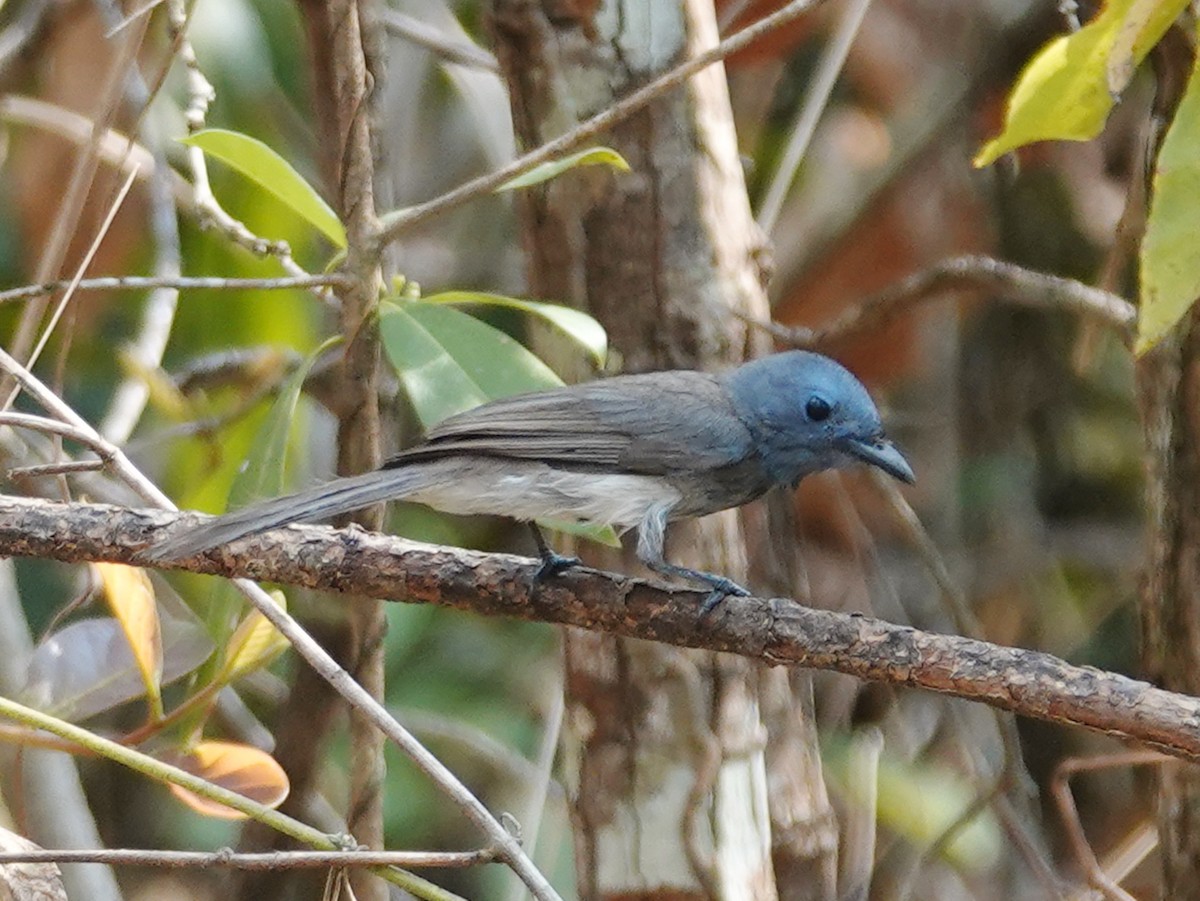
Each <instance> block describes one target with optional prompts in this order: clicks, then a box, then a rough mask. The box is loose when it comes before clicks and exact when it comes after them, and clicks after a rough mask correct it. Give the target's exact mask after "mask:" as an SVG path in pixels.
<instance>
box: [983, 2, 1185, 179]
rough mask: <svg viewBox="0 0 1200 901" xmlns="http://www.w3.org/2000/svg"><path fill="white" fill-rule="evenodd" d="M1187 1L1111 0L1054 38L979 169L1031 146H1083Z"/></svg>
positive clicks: (1028, 73) (1018, 89) (1019, 87)
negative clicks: (1085, 21) (1072, 30)
mask: <svg viewBox="0 0 1200 901" xmlns="http://www.w3.org/2000/svg"><path fill="white" fill-rule="evenodd" d="M1186 6H1187V0H1109V2H1108V3H1106V4H1105V6H1104V9H1103V11H1102V12H1101V13H1100V14H1099V15H1098V16H1096V18H1094V19H1093V20H1092V21H1090V22H1089V23H1088V24H1087V25H1085V26H1084V27H1083V28H1081V29H1079V31H1076V32H1075V33H1074V34H1069V35H1064V36H1062V37H1058V38H1055V39H1054V40H1052V41H1051V42H1050V43H1049V44H1047V45H1046V46H1045V47H1043V48H1042V49H1041V50H1040V51H1038V53H1037V55H1036V56H1034V58H1033V59H1032V60H1031V61H1030V62H1029V64H1028V65H1027V66H1026V67H1025V70H1024V71H1023V72H1022V73H1021V75H1020V77H1019V78H1018V79H1017V83H1016V85H1015V86H1014V87H1013V90H1012V93H1011V94H1010V95H1009V98H1008V109H1007V111H1006V113H1005V118H1004V130H1003V131H1002V132H1001V133H1000V134H999V135H997V136H996V137H995V138H993V139H992V140H990V141H988V142H987V143H986V144H985V145H984V146H983V148H982V149H981V150H980V151H979V153H978V154H977V155H976V156H975V160H974V164H975V166H977V167H982V166H986V165H988V164H989V163H992V162H995V161H996V160H997V159H998V158H1000V157H1001V156H1003V155H1004V154H1006V153H1008V152H1009V151H1011V150H1015V149H1016V148H1018V147H1023V146H1024V145H1026V144H1032V143H1034V142H1035V141H1050V140H1062V141H1087V140H1091V139H1092V138H1094V137H1095V136H1096V135H1097V134H1099V133H1100V129H1101V128H1103V127H1104V122H1105V120H1106V119H1107V118H1108V114H1109V111H1110V110H1111V109H1112V106H1113V101H1114V97H1113V93H1114V91H1115V90H1120V89H1121V88H1123V87H1124V86H1125V83H1126V82H1128V80H1129V77H1130V76H1131V75H1132V72H1133V70H1134V68H1136V67H1137V65H1138V63H1140V62H1141V61H1142V59H1143V58H1144V57H1145V56H1146V54H1147V53H1148V52H1149V51H1150V48H1151V47H1153V46H1154V45H1155V44H1156V43H1158V41H1159V39H1160V38H1161V37H1162V36H1163V34H1165V33H1166V31H1167V29H1168V28H1169V27H1170V26H1171V23H1172V22H1174V21H1175V19H1176V18H1177V17H1178V16H1179V14H1180V13H1181V12H1182V11H1183V9H1184V7H1186Z"/></svg>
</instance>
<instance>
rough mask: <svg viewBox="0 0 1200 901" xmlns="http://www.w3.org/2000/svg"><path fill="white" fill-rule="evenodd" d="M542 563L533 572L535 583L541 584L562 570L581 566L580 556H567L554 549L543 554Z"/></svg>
mask: <svg viewBox="0 0 1200 901" xmlns="http://www.w3.org/2000/svg"><path fill="white" fill-rule="evenodd" d="M541 557H542V565H541V566H539V567H538V569H537V572H535V573H534V574H533V584H534V585H539V584H541V583H542V582H544V581H546V580H547V579H550V578H553V577H554V576H557V575H558V574H559V573H561V572H565V571H566V570H568V569H571V568H572V567H575V566H579V565H580V563H582V562H583V561H581V560H580V559H579V558H578V557H566V556H564V555H562V554H556V553H554V551H549V550H548V551H546V552H545V553H544V554H542V555H541Z"/></svg>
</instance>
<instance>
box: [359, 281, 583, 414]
mask: <svg viewBox="0 0 1200 901" xmlns="http://www.w3.org/2000/svg"><path fill="white" fill-rule="evenodd" d="M379 327H380V334H381V336H382V338H383V346H384V349H385V350H386V352H387V355H388V359H390V360H391V361H392V365H393V366H395V367H396V371H397V372H398V373H400V379H401V381H402V382H403V383H404V388H405V390H406V391H407V392H408V396H409V399H410V400H411V401H412V404H413V409H414V410H415V411H416V414H417V417H418V418H419V419H420V420H421V424H422V425H423V426H424V427H425V428H429V427H430V426H433V425H436V424H437V423H439V422H441V421H442V420H443V419H445V418H446V417H447V416H452V415H454V414H455V413H461V412H462V411H463V410H469V409H471V408H472V407H477V406H479V405H480V404H482V403H486V402H487V401H489V400H494V399H496V398H499V397H508V396H510V395H513V394H521V393H524V392H526V391H537V390H539V389H542V388H553V387H557V386H558V385H561V384H562V380H561V379H559V377H558V376H556V375H555V374H554V372H553V371H552V370H551V369H550V367H548V366H547V365H546V364H545V363H543V362H542V361H541V360H539V359H538V358H537V357H535V356H534V355H533V354H531V353H530V352H529V351H528V350H526V349H525V348H524V347H522V346H521V345H520V344H518V343H517V342H516V341H514V340H513V339H512V338H511V337H509V336H508V335H506V334H504V332H502V331H500V330H499V329H494V328H492V327H491V326H490V325H488V324H487V323H485V322H481V321H480V320H478V319H476V318H475V317H474V316H469V315H467V314H466V313H463V312H461V311H460V310H456V309H454V308H453V307H449V306H446V305H444V304H432V303H428V302H426V301H414V302H411V303H405V304H403V305H401V306H392V305H389V306H388V307H385V310H384V312H383V314H382V315H381V316H380V319H379Z"/></svg>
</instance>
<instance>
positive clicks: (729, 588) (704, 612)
mask: <svg viewBox="0 0 1200 901" xmlns="http://www.w3.org/2000/svg"><path fill="white" fill-rule="evenodd" d="M709 584H710V585H712V591H710V592H709V593H708V597H706V598H705V599H704V603H703V604H701V605H700V618H701V619H704V617H706V616H708V614H710V613H712V611H713V610H715V609H716V607H717V605H718V604H720V603H721V601H723V600H725V598H727V597H729V596H730V595H731V594H733V595H737V596H738V597H743V598H744V597H749V595H750V592H749V591H747V590H746V589H745V588H743V587H742V586H741V585H739V584H738V583H737V582H735V581H733V580H732V579H726V578H724V577H721V576H718V577H716V578H714V579H713V580H712V581H711V582H710V583H709Z"/></svg>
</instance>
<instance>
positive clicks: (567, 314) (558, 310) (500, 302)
mask: <svg viewBox="0 0 1200 901" xmlns="http://www.w3.org/2000/svg"><path fill="white" fill-rule="evenodd" d="M422 299H423V300H424V301H425V302H426V303H449V304H457V303H463V304H468V303H477V304H484V305H489V306H498V307H508V308H509V309H513V310H520V311H521V312H522V313H528V314H530V315H532V316H537V317H539V318H540V319H544V320H546V321H547V322H549V323H550V324H551V325H553V326H554V327H555V328H557V329H558V330H559V331H561V332H562V333H563V334H565V335H566V336H567V337H569V338H571V339H572V340H573V341H575V343H576V344H578V345H579V346H580V347H582V348H583V349H584V350H585V351H587V353H588V355H589V356H590V357H591V358H592V361H593V362H594V363H595V364H596V366H603V365H604V363H605V361H606V360H607V359H608V335H607V334H606V333H605V331H604V326H602V325H601V324H600V323H599V322H597V321H596V320H595V319H593V318H592V317H591V316H589V315H588V314H587V313H585V312H583V311H582V310H576V309H572V308H571V307H566V306H563V305H562V304H557V303H542V302H540V301H536V300H524V299H522V298H519V297H506V296H504V295H503V294H488V293H486V292H483V291H445V292H443V293H441V294H433V295H431V296H429V297H425V298H422Z"/></svg>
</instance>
